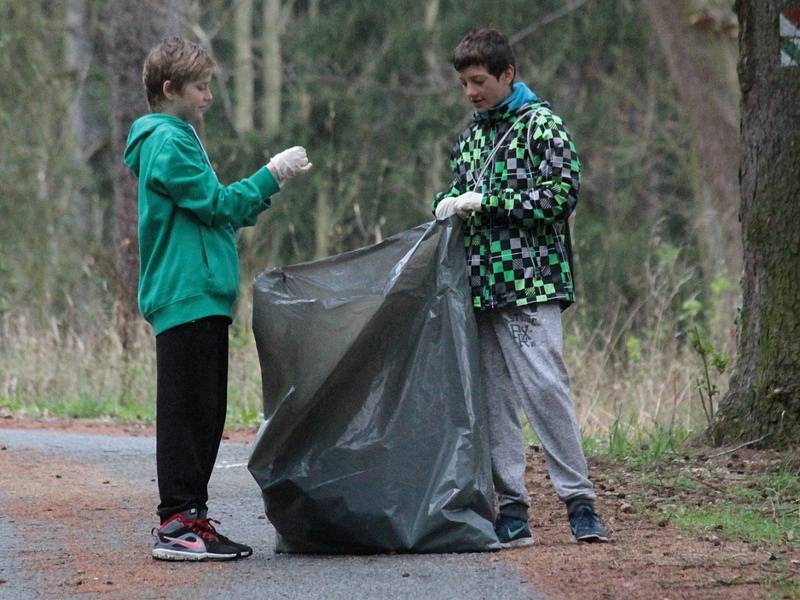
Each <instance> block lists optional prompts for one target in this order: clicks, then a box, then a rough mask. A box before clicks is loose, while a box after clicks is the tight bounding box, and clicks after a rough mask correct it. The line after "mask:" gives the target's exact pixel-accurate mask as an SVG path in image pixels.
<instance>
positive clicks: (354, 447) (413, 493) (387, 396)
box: [248, 218, 497, 553]
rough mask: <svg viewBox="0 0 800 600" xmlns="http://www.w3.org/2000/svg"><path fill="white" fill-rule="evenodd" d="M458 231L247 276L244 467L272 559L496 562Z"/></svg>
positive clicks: (454, 224)
mask: <svg viewBox="0 0 800 600" xmlns="http://www.w3.org/2000/svg"><path fill="white" fill-rule="evenodd" d="M465 271H466V269H465V268H464V246H463V239H462V235H461V233H460V222H459V221H458V220H457V219H455V218H453V219H451V220H449V221H446V222H441V223H435V222H434V223H430V224H427V225H422V226H419V227H416V228H414V229H411V230H408V231H404V232H402V233H400V234H398V235H395V236H393V237H391V238H388V239H387V240H385V241H383V242H381V243H379V244H377V245H375V246H371V247H368V248H363V249H360V250H355V251H353V252H348V253H346V254H342V255H339V256H334V257H331V258H326V259H323V260H319V261H315V262H310V263H304V264H299V265H295V266H291V267H286V268H283V269H272V270H269V271H266V272H264V273H262V274H261V275H259V276H258V277H257V278H256V281H255V289H254V297H253V331H254V334H255V339H256V344H257V347H258V354H259V361H260V363H261V371H262V381H263V392H264V415H265V422H264V424H263V425H262V427H261V429H260V431H259V434H258V439H257V441H256V444H255V446H254V448H253V451H252V454H251V457H250V461H249V463H248V468H249V469H250V472H251V473H252V475H253V477H254V478H255V479H256V481H257V482H258V484H259V486H260V487H261V490H262V493H263V497H264V505H265V508H266V513H267V516H268V517H269V520H270V521H271V522H272V524H273V525H274V526H275V529H276V530H277V532H278V542H277V550H278V551H279V552H313V553H373V552H405V551H411V552H461V551H478V550H487V549H493V548H496V547H497V538H496V537H495V534H494V531H493V527H492V516H493V514H492V510H493V509H492V497H493V490H492V483H491V464H490V456H489V445H488V434H487V428H486V414H485V413H486V405H485V400H484V395H483V390H482V386H481V385H480V381H479V379H478V373H479V369H478V361H479V357H478V346H477V335H476V333H477V332H476V324H475V319H474V315H473V311H472V308H471V298H470V291H469V286H468V284H467V280H466V272H465Z"/></svg>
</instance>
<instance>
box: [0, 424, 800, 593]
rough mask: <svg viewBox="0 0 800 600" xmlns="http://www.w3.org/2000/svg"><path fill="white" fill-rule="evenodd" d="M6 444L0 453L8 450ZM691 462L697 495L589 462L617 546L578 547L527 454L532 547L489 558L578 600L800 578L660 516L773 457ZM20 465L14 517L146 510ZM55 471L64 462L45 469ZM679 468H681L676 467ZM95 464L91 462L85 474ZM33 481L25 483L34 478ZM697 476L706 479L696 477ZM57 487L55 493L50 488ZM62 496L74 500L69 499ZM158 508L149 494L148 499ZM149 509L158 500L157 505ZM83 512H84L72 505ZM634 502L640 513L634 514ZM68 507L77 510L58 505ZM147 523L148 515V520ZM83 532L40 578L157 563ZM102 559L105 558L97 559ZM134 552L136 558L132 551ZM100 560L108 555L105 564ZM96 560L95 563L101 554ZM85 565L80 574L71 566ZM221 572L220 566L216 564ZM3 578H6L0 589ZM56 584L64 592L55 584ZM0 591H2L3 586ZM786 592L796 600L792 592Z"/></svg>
mask: <svg viewBox="0 0 800 600" xmlns="http://www.w3.org/2000/svg"><path fill="white" fill-rule="evenodd" d="M0 427H14V428H32V429H59V430H66V431H75V432H82V433H102V434H105V435H133V436H142V435H147V436H150V435H153V434H154V431H153V428H152V427H151V426H140V425H119V424H113V423H110V422H96V421H76V420H46V421H41V420H37V421H30V420H20V419H16V418H4V419H0ZM253 436H254V431H253V430H240V431H229V432H226V438H227V439H231V440H235V441H250V440H252V439H253ZM2 450H4V449H0V451H2ZM690 452H691V453H690V454H686V455H685V456H684V459H685V460H684V461H683V464H682V465H681V466H680V468H681V469H684V470H688V471H687V472H690V473H691V472H693V471H692V469H695V470H696V471H697V472H698V473H702V474H703V480H702V481H703V486H702V490H701V491H698V492H695V493H694V494H692V493H688V492H685V491H683V492H681V491H676V490H675V489H671V488H669V487H668V486H666V487H665V486H647V485H644V484H642V482H641V477H638V476H636V475H635V474H633V473H630V472H627V471H626V469H624V468H623V467H621V466H620V465H617V464H613V463H603V462H598V461H596V460H595V461H592V460H590V471H591V476H592V479H593V481H594V482H595V485H596V488H597V492H598V495H599V498H598V503H597V508H598V512H599V514H600V515H601V517H602V518H603V520H604V522H605V524H606V526H607V527H608V529H609V531H610V532H611V538H612V541H611V543H609V544H593V545H585V544H575V543H573V542H571V541H570V535H569V528H568V524H567V521H566V514H565V510H564V506H563V504H561V503H560V502H559V501H558V500H557V498H556V497H555V494H554V493H553V491H552V487H551V486H550V482H549V481H548V479H547V473H546V470H545V467H544V459H543V457H542V454H541V452H538V451H534V450H531V452H530V460H529V470H528V489H529V490H530V491H531V492H532V497H533V502H534V508H533V510H532V520H531V525H532V531H533V535H534V540H535V544H534V545H533V546H529V547H525V548H520V549H516V550H509V551H504V552H500V553H496V554H494V555H492V556H491V558H490V560H492V561H510V562H512V563H514V564H515V565H516V566H517V567H518V569H519V571H520V572H521V574H522V576H523V578H524V579H525V580H526V581H528V582H529V583H531V584H532V585H533V586H534V587H535V588H536V589H539V590H541V591H542V592H544V593H545V594H547V595H548V597H552V598H563V599H566V600H570V599H573V598H574V599H579V598H580V599H593V598H609V599H617V598H624V599H628V598H630V599H639V598H641V599H645V598H647V599H648V600H650V599H655V600H659V599H684V598H686V599H694V598H697V599H699V598H703V599H715V598H719V599H723V598H724V599H738V598H742V599H745V598H746V599H748V600H753V599H756V598H770V597H777V598H780V597H782V596H780V595H777V596H776V595H774V592H771V591H770V588H769V587H768V586H767V583H768V582H770V581H772V582H774V581H786V580H797V579H800V550H798V548H797V546H796V545H792V544H781V545H774V544H773V545H770V544H766V543H762V542H758V543H747V542H741V541H727V540H725V539H721V538H720V537H718V536H717V535H714V534H713V533H712V534H700V535H698V534H692V533H688V532H686V531H683V530H680V529H678V528H677V527H675V526H673V524H672V523H671V522H670V521H669V520H668V519H667V518H665V517H664V513H663V512H661V511H660V510H659V509H660V507H661V506H663V505H664V504H665V503H667V502H675V501H679V502H680V503H682V504H685V505H692V504H694V505H698V506H699V505H702V504H704V503H709V502H713V501H714V497H715V496H718V497H719V498H723V497H724V492H725V487H726V486H727V485H729V484H730V480H728V479H726V473H728V474H730V475H731V476H733V477H736V478H737V481H738V482H740V483H741V482H742V481H745V482H746V480H747V478H748V477H749V476H755V475H758V474H761V473H766V472H768V471H769V470H770V469H771V468H774V465H775V462H776V461H775V455H773V454H771V453H765V452H758V451H753V450H748V449H742V450H740V451H738V452H734V453H726V454H723V455H721V456H718V457H712V458H707V456H711V453H712V452H716V451H709V452H708V453H707V454H704V453H703V450H702V449H692V450H691V451H690ZM12 464H15V465H16V466H14V467H13V468H12V469H11V471H6V472H3V473H0V485H7V484H11V483H12V482H13V485H14V487H15V490H18V492H19V493H17V494H15V496H16V498H17V500H16V501H15V502H14V503H13V504H12V505H11V506H7V507H4V511H5V512H6V514H7V515H8V516H9V517H11V518H19V519H31V518H37V519H39V520H41V521H42V522H43V523H47V522H50V523H58V526H59V527H60V528H66V529H67V530H69V531H74V532H76V533H77V532H83V535H85V526H84V524H83V523H82V521H83V519H84V518H86V516H87V515H96V514H98V511H102V510H103V509H104V506H99V505H98V498H103V503H104V505H108V506H112V505H113V506H130V507H131V508H130V510H140V509H138V508H135V507H140V506H148V505H149V504H148V502H146V501H145V499H138V501H137V499H131V498H130V497H129V496H128V492H127V491H126V490H125V489H124V488H122V487H119V488H118V487H116V485H115V483H114V482H113V481H107V480H104V479H98V477H96V476H95V474H93V473H88V472H85V473H84V472H80V471H78V472H76V470H75V465H70V466H69V468H66V466H65V469H64V471H63V472H64V473H69V476H66V475H65V476H64V478H63V479H62V480H61V481H60V482H59V484H60V485H59V486H58V492H59V495H60V498H59V501H57V502H54V501H51V499H50V498H47V497H43V496H42V495H41V488H40V487H38V486H34V485H32V484H31V485H30V486H29V487H30V488H31V489H30V490H27V489H26V485H28V484H26V482H28V481H34V480H36V479H37V478H36V477H31V476H30V475H35V471H36V470H37V469H42V468H45V467H43V466H42V465H38V464H36V463H35V462H33V461H32V462H30V463H27V464H16V463H12ZM46 468H47V471H48V474H49V476H52V473H53V472H54V469H55V471H56V472H57V470H58V469H57V465H53V464H48V465H47V467H46ZM676 468H678V467H676ZM85 469H88V467H85ZM26 475H27V476H26ZM698 477H699V476H698ZM54 489H55V487H54ZM63 500H67V502H64V501H63ZM150 500H151V501H152V499H150ZM150 503H152V502H150ZM76 506H77V507H82V509H81V510H75V508H76ZM636 506H638V507H639V508H636ZM64 507H69V510H62V508H64ZM141 517H142V520H144V519H146V518H147V515H144V514H143V515H141ZM136 520H137V519H133V518H126V519H118V520H114V521H111V522H109V523H108V527H110V528H112V529H113V530H114V531H113V533H114V536H113V537H116V538H118V539H124V538H126V536H127V537H130V536H131V535H133V532H132V531H126V528H130V527H133V526H134V525H132V524H133V523H135V521H136ZM89 547H90V546H88V545H87V544H86V543H85V540H82V539H81V538H80V536H76V538H75V544H74V546H73V547H71V548H69V549H67V551H66V552H64V553H63V555H60V556H57V557H54V556H53V555H52V554H51V553H39V555H37V554H36V553H34V554H33V555H31V556H29V557H26V559H27V560H28V561H29V563H30V564H31V565H32V567H33V568H35V569H36V571H37V572H39V573H41V576H42V577H44V578H48V577H51V578H52V581H53V585H54V586H63V585H65V584H64V583H63V572H64V571H65V570H66V571H71V572H73V573H75V575H74V577H73V578H72V580H71V581H70V583H68V584H67V585H70V586H73V590H75V589H76V588H77V589H81V590H84V591H86V592H90V593H91V592H95V593H98V592H100V593H102V592H103V591H104V590H105V591H106V592H108V591H110V590H109V588H113V587H114V586H118V585H119V584H120V583H123V582H128V584H130V583H132V582H135V581H136V580H137V577H138V575H137V572H136V570H137V569H147V568H149V566H150V565H149V561H145V560H143V559H142V560H139V558H140V557H138V556H134V555H133V553H138V548H136V549H133V550H128V551H126V550H125V549H124V545H123V549H121V550H120V549H119V548H118V549H117V550H116V551H115V552H108V551H107V550H108V549H104V548H101V547H95V548H94V549H93V550H91V551H89V550H87V548H89ZM87 552H88V553H92V552H94V553H96V554H97V556H96V557H93V556H89V555H87ZM129 554H130V555H129ZM101 555H102V556H103V559H102V560H100V559H99V557H100V556H101ZM95 558H96V559H97V560H94V559H95ZM78 564H80V565H89V566H88V567H87V566H84V567H83V568H82V569H81V570H76V567H75V565H78ZM216 566H217V565H212V568H213V567H216ZM163 574H164V577H165V580H166V579H169V580H171V581H173V583H174V578H176V577H177V578H181V577H191V575H189V574H188V572H187V571H185V570H184V571H181V570H180V569H167V570H165V571H163ZM0 583H2V582H0ZM56 589H57V588H56ZM0 590H2V588H1V587H0ZM770 594H773V595H772V596H771V595H770ZM786 597H789V596H786Z"/></svg>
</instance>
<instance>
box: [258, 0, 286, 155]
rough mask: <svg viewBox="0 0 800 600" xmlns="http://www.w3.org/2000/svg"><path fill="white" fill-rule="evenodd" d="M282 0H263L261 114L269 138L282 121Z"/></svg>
mask: <svg viewBox="0 0 800 600" xmlns="http://www.w3.org/2000/svg"><path fill="white" fill-rule="evenodd" d="M281 13H282V11H281V0H264V14H263V28H262V33H261V47H262V55H263V71H262V73H263V79H264V96H263V99H262V101H261V114H262V115H263V116H262V120H263V123H264V134H265V135H266V137H267V141H268V142H270V141H271V140H272V138H273V136H275V134H277V133H278V129H279V128H280V124H281V92H282V89H283V67H282V65H281V31H282V29H283V27H282V21H283V15H282V14H281Z"/></svg>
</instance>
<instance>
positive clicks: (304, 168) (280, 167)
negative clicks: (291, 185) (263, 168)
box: [267, 146, 313, 186]
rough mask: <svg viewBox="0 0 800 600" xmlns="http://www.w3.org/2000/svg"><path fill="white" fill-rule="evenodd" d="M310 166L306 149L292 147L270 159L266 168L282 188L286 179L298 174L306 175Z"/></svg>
mask: <svg viewBox="0 0 800 600" xmlns="http://www.w3.org/2000/svg"><path fill="white" fill-rule="evenodd" d="M312 166H313V165H312V164H311V163H310V162H308V156H307V155H306V149H305V148H303V147H302V146H293V147H291V148H288V149H286V150H284V151H283V152H278V154H276V155H275V156H273V157H272V158H270V159H269V164H268V165H267V168H268V169H269V170H270V171H272V173H273V174H274V175H275V177H276V179H277V180H278V185H280V186H283V184H284V182H285V181H286V180H287V179H289V178H290V177H294V176H295V175H299V174H300V173H307V172H308V171H310V170H311V167H312Z"/></svg>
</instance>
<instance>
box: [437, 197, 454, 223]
mask: <svg viewBox="0 0 800 600" xmlns="http://www.w3.org/2000/svg"><path fill="white" fill-rule="evenodd" d="M456 200H458V196H450V197H448V198H445V199H444V200H442V201H441V202H439V204H437V205H436V212H435V214H436V218H437V219H446V218H448V217H450V216H452V215H454V214H456Z"/></svg>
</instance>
